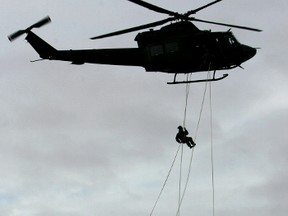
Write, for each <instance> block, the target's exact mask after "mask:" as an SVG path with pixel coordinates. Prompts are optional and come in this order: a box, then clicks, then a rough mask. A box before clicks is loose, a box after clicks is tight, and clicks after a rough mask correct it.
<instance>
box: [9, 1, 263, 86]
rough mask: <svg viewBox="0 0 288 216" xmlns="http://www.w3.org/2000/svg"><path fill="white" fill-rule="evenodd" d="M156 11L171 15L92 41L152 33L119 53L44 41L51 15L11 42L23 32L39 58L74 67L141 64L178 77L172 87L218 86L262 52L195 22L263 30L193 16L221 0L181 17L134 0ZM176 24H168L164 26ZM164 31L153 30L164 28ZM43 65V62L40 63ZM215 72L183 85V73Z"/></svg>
mask: <svg viewBox="0 0 288 216" xmlns="http://www.w3.org/2000/svg"><path fill="white" fill-rule="evenodd" d="M128 1H129V2H132V3H135V4H137V5H140V6H142V7H145V8H147V9H149V10H152V11H154V12H158V13H162V14H166V15H168V18H166V19H163V20H159V21H156V22H152V23H148V24H144V25H139V26H136V27H132V28H128V29H124V30H120V31H115V32H112V33H108V34H103V35H99V36H96V37H92V38H91V39H92V40H96V39H102V38H107V37H112V36H116V35H121V34H126V33H130V32H135V31H140V30H143V29H149V30H148V31H144V32H140V33H138V34H137V35H136V37H135V41H136V42H137V44H138V48H117V49H111V48H110V49H85V50H57V49H55V48H54V47H52V46H51V45H50V44H48V43H47V42H46V41H44V40H43V39H41V38H40V37H39V36H37V35H36V34H35V33H33V32H32V31H31V30H32V29H34V28H40V27H42V26H43V25H45V24H47V23H49V22H51V19H50V17H49V16H47V17H45V18H44V19H42V20H40V21H39V22H37V23H35V24H34V25H31V26H30V27H28V28H27V29H25V30H19V31H17V32H15V33H13V34H11V35H9V36H8V38H9V40H10V41H13V40H15V39H16V38H18V37H19V36H21V35H23V34H27V36H26V38H25V39H26V40H27V41H28V43H30V45H31V46H32V47H33V48H34V49H35V50H36V52H37V53H38V54H39V56H40V58H41V59H39V60H46V59H47V60H60V61H69V62H71V63H72V64H76V65H81V64H84V63H93V64H108V65H124V66H140V67H144V68H145V70H146V71H147V72H163V73H169V74H174V79H173V81H172V82H168V83H167V84H182V83H195V82H212V81H218V80H222V79H224V78H225V77H227V76H228V74H223V75H222V77H215V74H216V71H218V70H229V69H233V68H236V67H241V64H242V63H243V62H245V61H247V60H249V59H251V58H252V57H253V56H254V55H255V54H256V48H253V47H250V46H247V45H244V44H241V43H240V42H239V41H238V40H237V39H236V38H235V36H234V35H233V33H232V31H231V29H229V30H228V31H225V32H212V31H211V30H200V29H198V28H197V27H196V26H195V25H194V24H193V22H202V23H208V24H214V25H221V26H226V27H231V28H240V29H245V30H250V31H257V32H260V31H261V30H259V29H255V28H250V27H246V26H239V25H232V24H225V23H219V22H214V21H207V20H201V19H198V18H195V17H192V16H191V15H194V14H196V13H197V12H199V11H201V10H203V9H205V8H207V7H210V6H211V5H214V4H216V3H218V2H221V1H222V0H216V1H213V2H211V3H209V4H206V5H204V6H202V7H199V8H197V9H194V10H190V11H188V12H186V13H183V14H180V13H177V12H174V11H170V10H167V9H164V8H162V7H159V6H156V5H154V4H151V3H148V2H145V1H143V0H128ZM166 23H170V24H168V25H164V24H166ZM162 25H164V26H163V27H161V28H160V29H158V30H154V29H152V28H154V27H157V26H162ZM36 61H37V60H36ZM210 70H211V71H212V70H213V71H214V73H213V78H209V79H198V80H185V81H177V80H176V76H177V75H178V74H189V73H197V72H204V71H210Z"/></svg>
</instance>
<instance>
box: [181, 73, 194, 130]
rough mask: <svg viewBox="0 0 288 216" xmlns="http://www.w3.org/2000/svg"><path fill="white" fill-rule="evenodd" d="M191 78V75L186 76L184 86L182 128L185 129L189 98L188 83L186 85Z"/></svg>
mask: <svg viewBox="0 0 288 216" xmlns="http://www.w3.org/2000/svg"><path fill="white" fill-rule="evenodd" d="M191 76H192V73H191V74H190V76H189V74H187V77H186V81H187V84H186V97H185V109H184V119H183V127H185V125H186V116H187V107H188V98H189V93H190V83H188V81H189V79H190V78H191Z"/></svg>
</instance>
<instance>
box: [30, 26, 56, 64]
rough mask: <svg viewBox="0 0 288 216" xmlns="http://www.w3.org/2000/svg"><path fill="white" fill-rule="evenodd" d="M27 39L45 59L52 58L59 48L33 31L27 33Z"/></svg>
mask: <svg viewBox="0 0 288 216" xmlns="http://www.w3.org/2000/svg"><path fill="white" fill-rule="evenodd" d="M26 40H27V41H28V43H30V44H31V46H32V47H33V48H34V49H35V50H36V52H37V53H38V54H39V55H40V57H41V58H43V59H51V58H52V56H53V55H54V54H55V53H56V52H57V50H56V49H55V48H54V47H52V46H51V45H50V44H48V43H47V42H46V41H44V40H43V39H41V38H40V37H38V36H37V35H36V34H34V33H33V32H31V31H30V32H29V33H28V34H27V37H26Z"/></svg>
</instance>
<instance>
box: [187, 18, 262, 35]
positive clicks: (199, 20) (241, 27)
mask: <svg viewBox="0 0 288 216" xmlns="http://www.w3.org/2000/svg"><path fill="white" fill-rule="evenodd" d="M189 20H191V21H197V22H203V23H209V24H214V25H221V26H227V27H232V28H239V29H244V30H249V31H256V32H261V31H262V30H260V29H256V28H250V27H247V26H239V25H232V24H226V23H218V22H212V21H208V20H201V19H196V18H189Z"/></svg>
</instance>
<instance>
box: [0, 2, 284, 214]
mask: <svg viewBox="0 0 288 216" xmlns="http://www.w3.org/2000/svg"><path fill="white" fill-rule="evenodd" d="M149 2H151V3H153V4H157V5H159V6H162V7H165V8H167V9H169V10H173V11H179V12H186V11H188V10H191V9H194V8H197V7H199V6H201V5H204V4H206V3H208V2H209V1H207V0H205V1H204V0H190V1H188V0H181V1H164V0H158V1H156V0H150V1H149ZM287 9H288V2H287V1H286V0H278V1H269V0H254V1H251V0H224V1H223V2H220V3H218V4H217V5H214V6H212V7H210V8H207V9H206V10H204V11H201V12H199V13H198V14H197V18H201V19H207V20H215V21H219V22H226V23H233V24H238V25H248V26H251V27H256V28H260V29H263V30H264V31H263V32H262V33H255V32H249V31H243V30H238V29H232V30H233V32H234V34H235V36H236V37H237V39H238V40H239V41H240V42H242V43H244V44H247V45H250V46H253V47H261V49H259V50H258V53H257V55H256V56H255V57H254V58H253V59H251V60H250V61H248V62H246V63H244V64H243V67H244V68H245V70H242V69H240V68H237V69H234V70H231V71H230V72H229V74H230V76H229V77H228V78H226V79H225V80H223V81H221V82H218V83H213V84H212V100H213V134H214V136H213V137H214V138H213V142H214V166H215V167H214V168H215V170H214V171H215V214H216V215H221V216H230V215H233V216H240V215H253V216H268V215H269V216H270V215H272V214H273V215H277V216H286V215H287V202H288V195H287V194H288V187H287V182H288V174H287V173H288V172H287V162H288V161H287V160H288V159H287V150H288V147H287V143H288V136H287V126H288V125H287V119H288V112H287V108H288V100H287V93H288V86H287V81H288V75H287V73H286V71H287V66H288V62H287V56H288V55H287V47H288V43H287V35H288V28H287V23H286V21H287V18H288V17H287ZM0 12H1V13H0V20H1V21H0V22H1V25H0V28H1V31H0V33H1V40H0V43H1V50H0V56H1V58H0V64H1V72H0V100H1V106H0V133H1V141H0V147H1V151H0V171H1V179H0V215H6V216H28V215H29V216H31V215H32V216H34V215H35V216H38V215H39V216H40V215H41V216H54V215H57V216H66V215H67V216H68V215H69V216H80V215H81V216H92V215H103V216H110V215H111V216H112V215H115V214H117V215H125V216H130V215H131V216H132V215H149V213H150V211H151V210H152V207H153V205H154V202H155V201H156V198H157V195H158V193H159V191H160V189H161V186H162V184H163V181H164V180H165V177H166V175H167V172H168V169H169V168H170V165H171V162H172V160H173V157H174V155H175V152H176V150H177V147H178V145H177V144H176V142H175V140H174V137H175V134H176V132H177V126H178V125H180V124H182V121H183V112H184V105H185V86H168V85H166V82H167V81H170V80H172V78H173V76H172V75H167V74H161V73H145V70H144V69H143V68H139V67H121V66H105V65H89V64H86V65H82V66H75V65H71V64H69V63H67V62H52V61H43V62H36V63H30V60H35V59H38V55H37V53H35V51H34V50H33V49H32V48H31V47H30V45H29V44H28V43H26V42H25V41H24V37H22V38H20V39H18V40H17V41H15V42H14V43H13V44H11V43H10V42H9V41H8V39H7V35H8V34H10V33H13V32H14V31H16V30H18V29H21V28H25V27H28V26H29V25H31V24H33V23H35V22H36V21H38V20H39V19H41V18H43V17H45V16H46V15H49V16H50V17H51V19H52V23H51V24H50V25H47V26H45V27H43V28H41V29H36V30H35V31H34V32H35V33H36V34H38V35H39V36H41V37H42V38H43V39H45V40H46V41H47V42H49V43H51V44H52V45H53V46H54V47H56V48H59V49H70V48H73V49H77V48H78V49H82V48H103V47H107V48H109V47H136V43H135V42H134V41H133V40H134V37H135V35H136V34H137V33H131V34H128V35H124V36H119V37H114V38H109V39H104V40H99V41H91V40H89V38H90V37H92V36H96V35H99V34H102V33H107V32H110V31H114V30H119V29H122V28H126V27H131V26H135V25H138V24H142V23H143V24H144V23H148V22H153V21H156V20H160V19H163V18H165V15H162V14H157V13H154V12H152V11H149V10H147V9H145V8H141V7H140V6H137V5H135V4H133V3H130V2H128V1H125V0H121V1H119V0H118V1H116V0H110V1H104V0H93V1H92V0H82V1H71V0H69V1H68V0H57V1H53V2H52V1H51V0H50V1H48V0H47V1H46V0H37V1H36V0H25V1H23V0H21V1H20V0H15V1H10V0H9V1H8V0H2V1H1V6H0ZM196 25H197V26H198V27H199V28H201V29H211V30H213V31H227V30H228V28H225V27H219V26H213V25H206V24H201V23H196ZM219 75H220V74H219ZM203 90H204V84H195V85H191V89H190V98H189V104H188V112H187V123H186V125H187V128H188V129H189V130H190V132H191V135H192V136H193V137H194V136H195V130H196V125H197V120H198V117H199V111H200V104H201V100H202V95H203ZM208 101H209V100H208V97H207V98H206V101H205V105H204V110H203V115H202V120H201V123H200V129H199V132H198V135H197V141H196V142H197V146H196V148H195V151H194V158H193V164H192V169H191V179H190V180H191V181H190V184H189V186H188V189H187V194H186V198H185V200H184V202H183V205H182V209H181V213H182V215H197V216H210V215H212V189H211V187H212V186H211V165H210V126H209V103H208ZM189 157H190V149H188V148H185V147H184V156H183V159H184V166H185V169H183V176H185V175H186V172H187V171H186V166H187V164H188V161H189ZM178 178H179V158H178V160H177V162H176V164H175V167H174V169H173V171H172V173H171V177H170V179H169V181H168V183H167V186H166V188H165V191H164V193H163V196H162V197H161V199H160V201H159V204H158V206H157V208H156V209H155V212H154V215H160V216H164V215H165V216H166V215H175V214H176V209H177V202H178ZM183 178H184V177H183Z"/></svg>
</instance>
